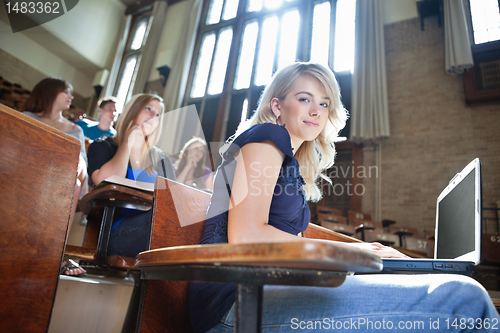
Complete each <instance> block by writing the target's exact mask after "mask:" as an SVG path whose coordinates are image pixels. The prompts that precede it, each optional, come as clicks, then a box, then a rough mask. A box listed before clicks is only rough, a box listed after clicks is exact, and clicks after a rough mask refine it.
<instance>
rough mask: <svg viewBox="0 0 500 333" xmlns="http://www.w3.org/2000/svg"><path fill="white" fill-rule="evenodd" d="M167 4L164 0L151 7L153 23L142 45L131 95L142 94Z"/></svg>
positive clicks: (158, 39) (154, 54)
mask: <svg viewBox="0 0 500 333" xmlns="http://www.w3.org/2000/svg"><path fill="white" fill-rule="evenodd" d="M167 7H168V3H167V1H166V0H161V1H156V2H155V4H154V7H153V23H152V24H151V28H150V29H149V34H148V39H147V41H146V45H144V51H143V52H142V56H141V62H140V64H139V69H138V70H137V76H136V78H135V83H134V89H133V90H132V95H135V94H139V93H143V92H144V88H145V87H146V83H147V82H148V79H149V74H150V73H151V68H152V67H153V62H154V59H155V56H156V50H157V48H158V44H159V42H160V36H161V32H162V30H163V23H164V22H165V17H166V15H167Z"/></svg>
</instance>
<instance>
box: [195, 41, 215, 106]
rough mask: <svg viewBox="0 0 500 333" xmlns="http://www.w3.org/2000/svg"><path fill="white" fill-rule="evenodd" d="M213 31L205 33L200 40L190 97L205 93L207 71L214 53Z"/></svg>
mask: <svg viewBox="0 0 500 333" xmlns="http://www.w3.org/2000/svg"><path fill="white" fill-rule="evenodd" d="M214 45H215V33H211V34H208V35H205V36H204V37H203V41H202V42H201V47H200V53H199V55H198V61H197V63H196V68H195V74H194V78H193V86H192V87H191V98H197V97H202V96H204V95H205V88H206V87H207V80H208V72H209V70H210V63H211V62H212V56H213V53H214Z"/></svg>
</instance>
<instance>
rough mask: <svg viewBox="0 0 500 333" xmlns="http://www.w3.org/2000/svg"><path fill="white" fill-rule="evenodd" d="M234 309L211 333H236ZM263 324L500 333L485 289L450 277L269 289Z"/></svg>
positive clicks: (296, 328) (383, 277) (353, 279)
mask: <svg viewBox="0 0 500 333" xmlns="http://www.w3.org/2000/svg"><path fill="white" fill-rule="evenodd" d="M234 307H235V306H234V305H233V307H232V308H231V309H230V310H229V311H228V313H227V314H226V316H225V317H224V318H223V319H222V320H221V321H220V323H219V324H217V325H216V326H215V327H214V328H212V329H211V330H210V331H209V332H210V333H215V332H233V323H234V312H235V309H234ZM262 323H263V325H262V326H263V327H262V328H263V329H262V331H263V332H323V331H326V332H328V331H330V330H331V331H337V332H339V331H340V332H350V331H352V332H373V331H378V332H397V331H403V332H448V331H452V332H461V331H466V332H467V331H480V332H488V331H500V322H499V316H498V313H497V311H496V309H495V307H494V306H493V303H492V302H491V300H490V298H489V296H488V294H487V292H486V291H485V290H484V288H483V287H482V286H481V285H480V284H479V283H477V282H476V281H475V280H473V279H471V278H469V277H465V276H460V275H445V274H432V275H389V274H376V275H354V276H348V277H347V278H346V281H345V282H344V283H343V284H342V285H341V286H340V287H338V288H318V287H288V286H265V287H264V301H263V318H262ZM475 327H478V328H479V327H482V328H481V329H474V328H475ZM495 328H496V329H495Z"/></svg>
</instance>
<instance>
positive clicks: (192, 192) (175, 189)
mask: <svg viewBox="0 0 500 333" xmlns="http://www.w3.org/2000/svg"><path fill="white" fill-rule="evenodd" d="M209 204H210V194H209V193H206V192H203V191H200V190H197V189H194V188H192V187H189V186H186V185H184V184H180V183H177V182H174V181H171V180H168V179H165V178H162V177H158V178H157V179H156V184H155V195H154V204H153V224H152V227H151V240H150V244H151V247H150V248H151V249H152V250H153V249H159V248H164V247H172V246H180V245H195V244H199V243H200V241H201V237H202V234H203V227H204V225H205V215H206V211H207V208H208V205H209ZM144 284H145V285H144ZM188 286H189V283H188V282H184V281H144V282H143V294H144V297H143V301H142V302H141V309H140V311H141V313H140V314H139V318H140V319H139V320H140V326H139V327H140V331H141V332H159V331H162V332H175V333H182V332H190V321H189V304H188Z"/></svg>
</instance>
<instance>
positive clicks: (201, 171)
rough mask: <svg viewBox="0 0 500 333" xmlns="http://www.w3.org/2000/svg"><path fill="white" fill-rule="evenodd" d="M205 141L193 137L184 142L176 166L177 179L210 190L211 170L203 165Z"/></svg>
mask: <svg viewBox="0 0 500 333" xmlns="http://www.w3.org/2000/svg"><path fill="white" fill-rule="evenodd" d="M206 155H207V143H206V142H205V140H203V139H201V138H198V137H194V138H192V139H191V140H189V141H188V142H186V143H185V144H184V147H183V148H182V150H181V152H180V154H179V161H178V164H177V168H176V175H177V181H178V182H179V183H184V184H186V185H189V186H194V187H196V188H199V189H201V190H207V191H212V181H213V176H212V170H211V169H210V168H209V167H207V166H206V165H205V160H206Z"/></svg>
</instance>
